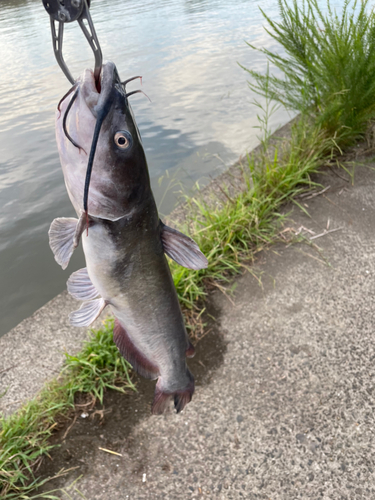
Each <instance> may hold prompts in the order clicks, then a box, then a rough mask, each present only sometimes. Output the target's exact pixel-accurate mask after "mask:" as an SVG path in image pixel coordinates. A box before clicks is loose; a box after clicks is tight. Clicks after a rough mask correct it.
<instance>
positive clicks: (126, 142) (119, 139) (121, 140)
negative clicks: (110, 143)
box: [113, 130, 133, 149]
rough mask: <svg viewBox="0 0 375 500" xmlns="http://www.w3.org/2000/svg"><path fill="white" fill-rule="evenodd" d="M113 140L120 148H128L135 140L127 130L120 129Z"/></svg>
mask: <svg viewBox="0 0 375 500" xmlns="http://www.w3.org/2000/svg"><path fill="white" fill-rule="evenodd" d="M113 140H114V141H115V144H116V146H117V147H118V148H120V149H128V148H129V147H130V146H131V144H132V142H133V140H132V136H131V134H130V133H129V132H128V131H127V130H119V131H118V132H116V133H115V136H114V138H113Z"/></svg>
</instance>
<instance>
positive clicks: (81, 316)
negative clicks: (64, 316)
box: [69, 298, 107, 326]
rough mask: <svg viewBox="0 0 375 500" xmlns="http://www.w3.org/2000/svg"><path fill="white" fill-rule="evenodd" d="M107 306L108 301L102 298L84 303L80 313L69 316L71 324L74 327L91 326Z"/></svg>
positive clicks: (76, 312)
mask: <svg viewBox="0 0 375 500" xmlns="http://www.w3.org/2000/svg"><path fill="white" fill-rule="evenodd" d="M106 305H107V304H106V301H105V300H104V299H102V298H100V299H96V300H91V301H90V302H84V303H83V304H82V305H81V307H80V308H79V309H78V311H74V312H72V313H71V314H69V320H70V324H71V325H72V326H90V325H91V323H93V322H94V321H95V320H96V318H98V316H99V315H100V313H101V312H102V311H103V309H104V308H105V306H106Z"/></svg>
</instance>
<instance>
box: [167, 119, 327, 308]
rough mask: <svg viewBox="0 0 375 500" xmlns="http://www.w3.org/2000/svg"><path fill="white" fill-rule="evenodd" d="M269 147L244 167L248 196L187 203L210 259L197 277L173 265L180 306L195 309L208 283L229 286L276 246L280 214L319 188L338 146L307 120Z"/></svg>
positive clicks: (194, 232) (189, 226) (193, 229)
mask: <svg viewBox="0 0 375 500" xmlns="http://www.w3.org/2000/svg"><path fill="white" fill-rule="evenodd" d="M267 146H268V143H266V144H265V145H264V148H263V152H262V154H261V156H260V157H259V156H258V157H256V158H255V157H252V156H249V157H248V158H247V162H246V163H245V164H243V165H242V179H243V180H242V182H243V185H244V186H246V189H244V191H243V192H241V193H239V194H238V195H236V196H235V197H234V198H230V196H229V194H227V196H226V197H225V196H224V197H222V199H223V198H224V201H220V202H219V203H217V201H216V202H215V200H208V201H205V200H204V199H203V198H202V197H200V196H199V194H198V196H196V197H192V198H189V199H188V200H187V202H188V204H189V220H188V222H187V223H186V227H185V228H183V230H185V232H189V233H190V236H191V237H192V238H194V239H195V241H196V242H197V243H198V245H199V247H200V248H201V250H202V252H203V253H204V254H205V255H206V257H207V259H208V267H207V269H203V270H201V271H192V270H189V269H185V268H182V267H181V266H178V265H177V264H176V263H174V262H171V268H172V273H173V279H174V283H175V285H176V289H177V293H178V296H179V299H180V302H181V303H182V304H184V305H185V306H186V307H188V308H194V307H195V306H196V304H199V302H200V300H202V299H204V297H205V295H206V293H207V290H206V284H207V283H212V282H213V283H215V284H218V285H219V286H220V285H225V284H226V283H228V282H229V281H230V280H231V277H232V276H233V275H234V274H237V273H239V272H241V271H242V270H243V268H244V265H247V264H245V263H246V261H247V262H248V261H249V260H251V259H252V256H253V254H254V252H255V251H257V250H258V249H259V248H260V247H263V246H264V245H265V244H268V243H271V242H272V241H274V240H275V237H276V235H277V233H278V227H279V225H278V222H280V221H281V219H282V218H283V216H282V215H280V213H279V208H280V207H281V206H282V205H283V204H284V203H285V202H286V201H290V200H294V202H295V203H297V202H296V200H295V197H296V196H298V195H299V194H301V193H302V192H303V191H306V189H310V188H312V187H314V186H315V184H314V183H313V182H312V180H311V175H312V174H313V173H314V172H316V171H317V170H318V168H319V166H320V165H321V163H322V161H323V158H325V157H326V155H327V154H328V153H329V152H331V150H332V142H331V141H329V140H328V139H326V138H325V137H324V134H323V133H322V132H321V131H320V129H319V128H318V127H313V126H312V123H311V121H310V120H309V119H307V118H301V119H300V120H298V121H297V122H296V123H294V124H293V126H292V133H291V139H290V140H288V141H287V142H285V141H279V143H278V145H277V146H276V147H274V148H272V153H271V155H270V154H269V153H268V147H267Z"/></svg>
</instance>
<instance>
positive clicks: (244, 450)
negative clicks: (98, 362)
mask: <svg viewBox="0 0 375 500" xmlns="http://www.w3.org/2000/svg"><path fill="white" fill-rule="evenodd" d="M371 166H373V165H371ZM340 175H341V174H340ZM320 180H321V181H322V182H324V183H325V185H331V188H330V189H329V190H328V191H327V192H326V193H325V194H324V195H321V196H318V197H316V198H314V199H311V200H306V201H305V204H306V205H308V206H306V208H307V209H308V210H309V212H310V215H311V218H310V217H307V216H306V215H305V214H303V213H302V212H301V211H300V210H299V209H294V210H293V212H292V213H291V215H290V217H289V220H288V221H287V223H286V227H289V228H293V230H294V232H298V231H302V232H304V234H306V235H307V236H309V235H310V236H311V235H312V234H313V233H309V232H308V231H306V230H305V229H303V228H306V229H308V230H310V231H313V232H314V234H315V235H319V234H322V233H323V232H324V230H325V229H327V225H328V227H329V229H330V230H331V229H338V228H340V229H339V230H338V231H335V232H331V233H329V234H326V235H325V236H321V237H319V238H316V239H314V240H313V241H312V242H311V244H310V245H309V244H306V243H300V244H296V245H290V246H287V247H286V246H284V245H281V244H280V245H277V246H275V247H272V248H271V249H270V250H268V251H266V252H263V253H262V255H261V256H260V258H259V260H258V262H257V263H256V265H255V267H254V270H255V271H256V273H257V275H258V276H260V277H261V280H262V287H260V286H259V283H258V281H257V280H256V279H255V278H254V277H253V276H252V275H251V274H249V273H245V274H244V275H243V276H241V277H240V278H239V279H237V289H236V292H235V298H234V303H232V302H231V301H230V300H228V299H227V298H226V297H225V296H224V295H222V294H219V293H217V294H214V296H213V301H214V307H215V309H216V311H220V328H219V330H220V331H219V332H216V335H218V336H219V337H220V336H221V335H222V342H221V343H220V346H221V348H220V349H221V350H220V349H219V350H217V346H216V345H215V343H214V342H213V343H212V351H213V352H214V353H215V350H216V351H217V352H216V354H217V356H219V358H220V365H219V366H217V365H216V366H214V367H213V368H212V369H208V370H207V371H206V373H205V377H204V379H203V380H202V381H201V383H200V384H199V385H198V388H197V391H196V394H195V396H194V399H193V401H192V403H190V404H189V405H188V407H187V408H186V410H185V411H184V412H183V413H182V414H180V415H175V414H173V413H172V412H170V413H169V414H167V415H164V416H161V417H153V416H150V415H148V413H147V412H143V414H142V415H139V416H138V418H137V420H136V422H135V423H134V424H132V425H130V428H129V426H127V424H126V422H123V423H121V420H118V421H117V430H116V431H115V433H113V432H114V431H113V429H112V431H111V434H109V431H107V427H108V429H109V428H111V418H112V416H111V414H110V413H109V414H108V416H107V417H105V423H104V425H103V426H102V431H101V432H98V433H97V434H98V435H97V436H96V437H92V436H91V437H89V435H90V432H89V430H88V429H89V427H90V426H92V425H93V424H89V423H88V422H87V423H85V426H82V427H81V430H79V429H80V425H81V424H80V422H78V424H77V425H78V427H77V428H76V430H75V432H74V436H73V437H72V438H71V441H70V442H69V441H68V444H66V443H65V446H68V448H69V447H71V448H72V449H73V448H74V442H75V441H77V440H79V439H84V438H85V436H86V438H87V439H89V440H90V443H91V444H93V443H94V446H92V447H91V448H87V449H85V450H84V451H82V453H81V456H80V457H79V460H80V461H81V462H80V469H78V470H75V471H72V472H71V473H69V474H68V476H67V478H66V479H64V480H63V481H61V482H60V483H59V484H60V486H62V485H65V486H66V487H68V486H69V484H71V482H72V481H73V479H74V478H76V477H78V476H79V475H80V474H81V473H83V475H82V477H81V478H80V479H79V480H78V481H77V482H76V483H75V485H74V487H72V488H70V489H69V493H70V494H71V495H72V497H73V498H77V499H78V498H82V497H80V494H83V495H84V496H85V497H86V498H88V499H90V500H96V499H128V498H129V499H134V500H135V499H137V500H138V499H139V500H140V499H145V500H146V499H147V500H156V499H171V500H172V499H199V498H210V499H220V500H221V499H222V500H226V499H241V498H246V499H262V500H263V499H264V500H266V499H267V500H269V499H271V500H292V499H320V498H321V499H324V500H339V499H340V500H344V499H345V500H349V499H350V500H354V499H372V498H375V477H374V470H375V435H374V432H375V425H374V424H375V422H374V404H375V346H374V338H375V333H374V329H375V317H374V297H375V231H374V230H375V222H374V220H375V172H374V171H373V170H370V169H368V168H362V167H357V169H356V183H355V186H354V187H351V186H349V184H348V183H346V182H344V181H343V180H341V179H339V178H338V177H337V176H335V175H333V174H331V175H325V176H322V178H321V179H320ZM328 221H329V222H328ZM301 228H302V229H301ZM312 243H314V244H316V245H317V246H319V248H317V247H314V246H312ZM219 337H218V338H219ZM208 348H209V346H208ZM199 349H200V347H199V344H198V348H197V350H198V351H199ZM205 349H207V345H206V346H205ZM219 351H220V352H219ZM198 355H199V352H198ZM205 381H206V382H205ZM207 381H208V382H207ZM138 397H140V398H142V397H144V398H149V397H150V395H149V394H148V395H144V396H142V395H140V396H138ZM111 404H112V407H111V408H109V409H112V410H113V411H114V412H115V411H116V408H115V407H116V404H114V403H113V400H112V403H111ZM134 411H137V410H134ZM113 418H114V417H113ZM117 418H118V416H117ZM128 418H129V417H128V416H126V415H124V419H128ZM67 439H69V438H67ZM101 443H102V444H101ZM99 446H101V447H104V448H109V449H112V450H116V452H117V453H120V454H121V455H122V456H121V457H120V456H115V455H111V454H109V453H106V452H103V451H102V450H100V449H99ZM52 458H53V455H52ZM76 458H77V457H76ZM68 463H69V462H68ZM68 463H67V464H68ZM75 489H77V490H79V491H80V493H78V492H77V491H76V490H75Z"/></svg>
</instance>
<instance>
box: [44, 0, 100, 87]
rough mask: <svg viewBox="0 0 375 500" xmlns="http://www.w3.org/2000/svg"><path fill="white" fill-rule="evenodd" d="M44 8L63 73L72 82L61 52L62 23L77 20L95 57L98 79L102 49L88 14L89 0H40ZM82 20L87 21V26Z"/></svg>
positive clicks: (95, 73) (56, 55)
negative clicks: (48, 18) (48, 17)
mask: <svg viewBox="0 0 375 500" xmlns="http://www.w3.org/2000/svg"><path fill="white" fill-rule="evenodd" d="M42 1H43V5H44V8H45V9H46V11H47V12H48V14H49V16H50V21H51V33H52V44H53V51H54V53H55V57H56V60H57V62H58V64H59V66H60V68H61V69H62V71H63V73H64V74H65V76H66V77H67V79H68V80H69V81H70V83H71V84H74V82H75V80H74V78H73V76H72V74H71V72H70V71H69V69H68V67H67V65H66V63H65V61H64V57H63V54H62V47H63V34H64V23H71V22H73V21H78V24H79V25H80V28H81V30H82V31H83V34H84V35H85V37H86V40H87V41H88V43H89V45H90V47H91V49H92V51H93V52H94V57H95V69H94V76H95V80H98V78H99V75H100V71H101V68H102V61H103V56H102V51H101V48H100V45H99V40H98V37H97V36H96V32H95V28H94V24H93V22H92V19H91V16H90V11H89V7H90V0H42ZM84 20H86V21H87V25H88V27H87V26H86V25H85V23H84Z"/></svg>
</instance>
